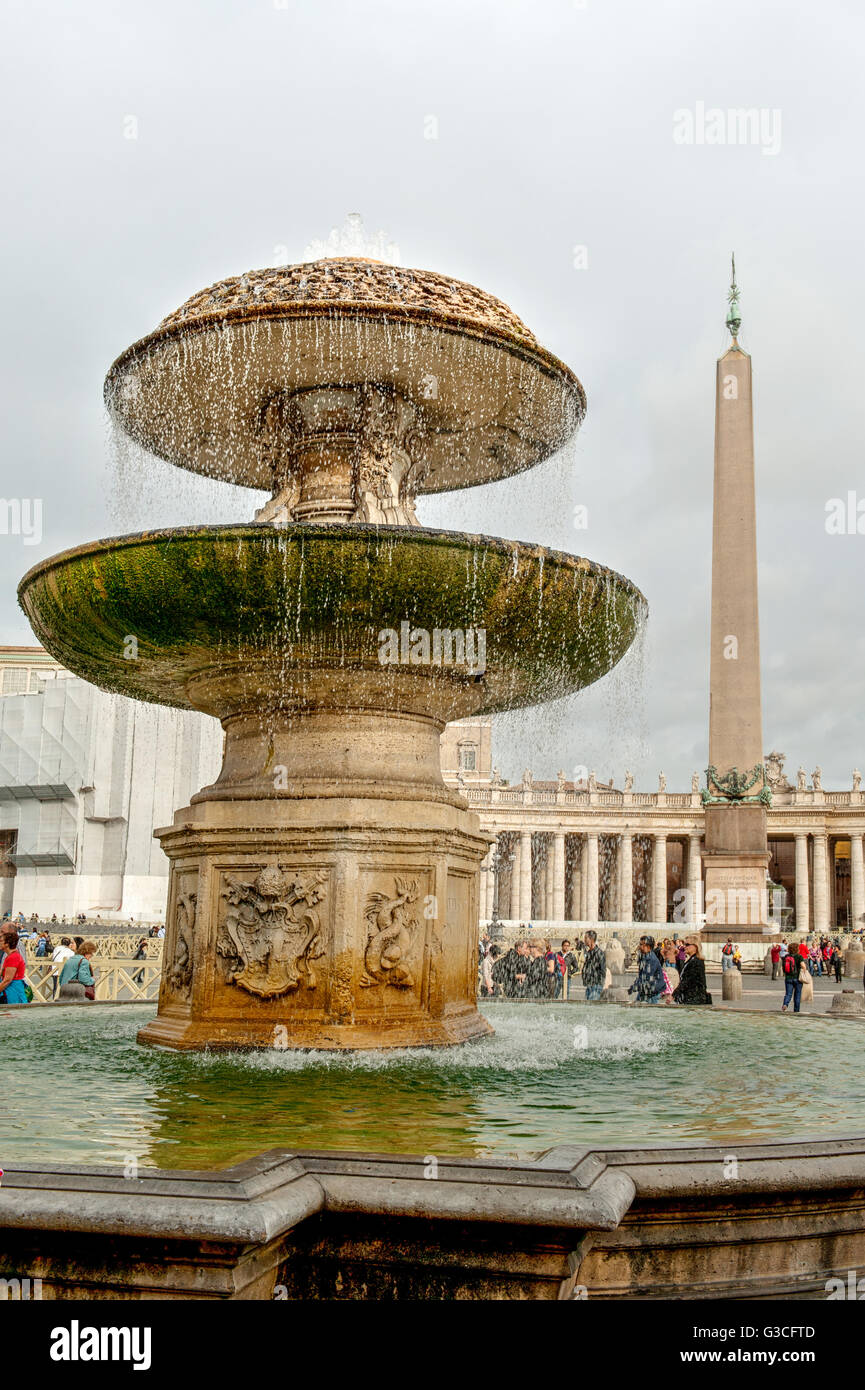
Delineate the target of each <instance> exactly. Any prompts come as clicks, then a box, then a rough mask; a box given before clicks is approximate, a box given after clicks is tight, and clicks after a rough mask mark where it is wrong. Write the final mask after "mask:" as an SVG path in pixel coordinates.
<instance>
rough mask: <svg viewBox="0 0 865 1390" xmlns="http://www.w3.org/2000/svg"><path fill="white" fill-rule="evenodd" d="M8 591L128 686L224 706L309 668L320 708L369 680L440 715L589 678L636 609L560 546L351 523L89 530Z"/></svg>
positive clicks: (105, 675) (72, 654) (81, 668)
mask: <svg viewBox="0 0 865 1390" xmlns="http://www.w3.org/2000/svg"><path fill="white" fill-rule="evenodd" d="M19 600H20V603H21V606H22V608H23V609H24V611H25V613H26V614H27V617H28V618H29V619H30V622H31V624H32V626H33V630H34V632H35V633H36V636H37V637H38V638H39V640H40V641H41V642H42V643H43V644H44V645H45V646H46V647H47V648H48V650H49V651H51V652H52V653H53V655H55V656H56V657H57V658H58V660H60V661H62V662H63V664H64V665H65V666H66V667H67V668H68V669H69V670H70V671H74V672H75V674H76V675H79V676H82V677H83V678H84V679H85V680H89V681H91V682H93V684H95V685H98V686H100V687H102V688H103V689H108V690H115V691H117V692H119V693H121V694H124V695H128V696H132V697H134V698H136V699H141V700H151V701H155V702H157V703H159V704H166V705H175V706H179V707H181V708H189V707H192V708H196V709H200V710H204V711H206V712H207V713H211V714H215V715H217V716H218V717H225V716H226V715H227V714H230V713H234V712H236V711H237V710H238V709H239V708H240V709H243V708H254V709H261V708H263V707H264V708H268V707H274V706H277V707H280V706H281V707H287V706H288V707H290V706H292V705H295V706H296V705H303V704H306V703H309V702H320V701H321V699H322V698H323V697H322V673H324V684H325V685H326V686H328V687H330V689H331V690H332V695H333V698H332V699H331V700H330V701H329V703H331V704H332V705H333V706H335V707H341V708H345V707H346V706H350V705H352V704H353V705H354V706H355V707H368V702H369V698H370V696H369V688H370V683H371V682H372V683H373V684H375V683H377V684H378V686H379V689H380V691H381V692H383V698H382V696H380V697H379V700H378V701H377V702H376V703H383V704H384V705H385V706H386V707H390V708H404V709H405V708H408V709H415V708H416V709H422V710H423V711H424V712H425V713H432V714H435V716H436V717H438V718H440V719H441V720H447V719H453V718H461V717H464V716H466V715H468V714H472V713H479V712H487V711H492V710H497V709H508V708H513V707H518V706H521V705H531V704H535V703H538V702H541V701H544V700H548V699H551V698H555V697H557V696H562V695H566V694H568V693H569V692H571V691H575V690H579V689H581V688H582V687H584V686H586V685H589V684H591V683H592V682H593V681H596V680H598V679H599V678H600V677H601V676H602V675H604V674H605V673H606V672H607V671H609V670H610V669H611V668H612V667H613V666H615V665H616V663H617V662H618V661H619V660H620V659H621V657H622V656H623V655H624V653H625V652H626V651H627V649H628V647H629V646H630V644H631V642H632V640H633V638H634V635H635V632H636V630H637V626H638V624H639V622H640V620H641V618H642V616H643V614H644V612H645V606H646V605H645V600H644V599H643V597H642V595H641V594H640V592H639V590H638V589H636V588H635V587H634V586H633V585H632V584H631V583H630V582H629V581H628V580H627V579H624V578H623V577H622V576H621V575H618V574H616V573H614V572H613V571H611V570H607V569H604V568H603V567H602V566H600V565H596V564H593V563H591V562H590V561H588V560H584V559H581V558H579V557H576V556H571V555H563V554H560V553H558V552H555V551H550V550H546V549H544V548H543V547H539V546H530V545H525V544H520V543H518V542H510V541H503V540H496V539H490V538H489V537H483V536H469V535H462V534H460V533H456V532H447V531H427V530H422V529H418V528H414V527H386V526H362V525H353V526H351V527H346V526H339V525H330V526H313V525H303V526H301V525H297V526H288V527H285V528H279V529H277V528H274V527H271V526H263V525H255V524H253V525H238V526H215V527H192V528H183V529H172V530H165V531H153V532H145V533H143V534H140V535H131V536H124V537H120V538H119V539H115V540H106V541H99V542H96V543H93V544H88V545H83V546H79V547H77V548H76V549H74V550H69V551H66V552H65V553H63V554H61V555H57V556H54V557H53V558H51V559H48V560H45V561H43V562H42V563H41V564H39V565H36V566H35V567H34V568H33V569H32V570H30V572H29V573H28V574H27V575H26V576H25V577H24V579H23V580H22V581H21V584H20V587H19ZM404 625H405V626H404ZM383 633H393V634H394V635H395V643H396V645H394V639H387V638H383V637H382V634H383ZM436 633H438V634H439V648H438V651H439V653H440V660H439V661H438V662H437V661H436V654H437V652H436ZM480 633H483V643H484V647H483V650H482V649H481V646H480V641H481V639H480V636H479V634H480ZM412 634H415V637H414V641H411V640H410V638H411V637H412ZM444 634H447V636H444ZM452 634H456V636H452ZM461 643H462V646H461ZM427 645H428V648H429V656H428V657H427V654H426V648H427ZM461 653H462V655H461ZM394 658H395V659H394ZM361 678H363V679H364V681H365V686H366V689H365V690H364V693H363V695H362V696H360V697H359V696H358V694H357V693H355V694H354V697H352V692H353V691H355V692H356V691H358V690H359V685H358V682H359V681H360V680H361ZM401 682H402V687H405V686H406V684H408V685H410V687H411V692H410V691H409V690H408V689H407V688H402V687H401V684H400V683H401ZM418 690H422V692H423V693H422V695H421V696H420V697H418V695H417V692H418ZM394 692H395V693H394Z"/></svg>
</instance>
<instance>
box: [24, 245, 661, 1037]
mask: <svg viewBox="0 0 865 1390" xmlns="http://www.w3.org/2000/svg"><path fill="white" fill-rule="evenodd" d="M106 399H107V402H108V406H109V409H110V411H111V413H112V415H113V416H114V417H115V418H116V420H117V421H118V422H119V424H120V425H121V426H122V427H123V428H124V429H125V430H126V431H128V433H129V434H130V435H131V436H132V437H133V438H134V439H135V440H137V441H138V442H139V443H141V444H143V445H144V446H145V447H146V448H147V449H149V450H151V451H152V452H153V453H154V454H157V455H158V456H159V457H161V458H163V459H167V460H169V461H170V462H172V463H175V464H177V465H179V466H180V467H183V468H187V469H191V470H193V471H196V472H199V473H203V474H207V475H208V476H210V477H213V478H219V479H223V480H226V481H230V482H234V483H241V484H244V485H246V486H248V487H251V488H258V489H267V490H269V491H270V492H271V493H272V500H271V501H270V502H269V503H268V504H267V505H266V506H265V507H264V508H262V510H261V511H260V512H259V513H258V514H257V518H256V520H255V521H254V522H252V523H248V524H242V525H236V526H214V527H184V528H179V529H173V530H165V531H153V532H144V533H142V534H139V535H132V536H124V537H121V538H119V539H114V540H108V541H99V542H95V543H93V544H90V545H84V546H80V547H77V548H76V549H74V550H71V551H67V552H65V553H64V554H62V555H59V556H56V557H54V558H53V559H50V560H47V561H45V562H43V563H42V564H40V565H37V566H36V567H35V568H34V569H33V570H31V571H30V573H29V574H28V575H27V576H26V577H25V578H24V580H23V581H22V583H21V587H20V591H19V592H20V601H21V604H22V606H23V608H24V610H25V612H26V613H27V616H28V617H29V618H30V621H31V623H32V625H33V629H34V631H35V632H36V634H37V636H38V637H39V639H40V640H41V641H42V642H44V644H45V646H46V647H47V648H48V649H49V650H50V651H51V652H52V653H53V654H54V655H55V656H56V657H57V658H58V659H59V660H60V661H62V662H63V664H64V665H65V666H66V667H68V668H69V669H70V670H71V671H74V672H75V673H76V674H78V675H80V676H83V677H84V678H85V679H86V680H90V681H92V682H94V684H96V685H98V686H101V687H102V688H104V689H108V690H114V691H118V692H121V693H122V694H124V695H128V696H132V697H135V698H138V699H144V700H152V701H156V702H157V703H160V704H166V705H175V706H178V707H180V708H183V709H187V708H192V709H196V710H202V711H204V712H205V713H207V714H211V715H215V716H217V717H218V718H219V719H220V720H221V721H222V724H223V727H224V729H225V754H224V762H223V766H222V770H221V772H220V775H219V777H218V778H217V780H216V782H215V783H214V784H213V785H212V786H209V787H205V788H203V789H202V791H200V792H199V793H198V794H197V795H196V796H194V797H193V798H192V803H191V805H190V806H188V807H184V808H183V809H182V810H179V811H178V812H177V814H176V815H175V819H174V824H173V825H172V826H170V827H168V828H166V829H161V830H158V831H157V832H156V834H157V835H158V837H159V840H160V842H161V844H162V847H163V849H164V850H165V853H166V854H167V855H168V858H169V860H170V863H171V870H170V884H169V898H168V913H167V933H166V941H165V955H164V961H165V963H164V968H163V978H162V986H161V991H160V996H159V1012H158V1016H157V1018H156V1019H155V1020H154V1021H153V1022H152V1023H151V1024H149V1025H148V1026H147V1027H145V1028H144V1029H142V1031H141V1033H140V1035H139V1037H140V1040H141V1041H142V1042H148V1043H157V1044H161V1045H163V1046H166V1047H172V1048H204V1047H223V1048H224V1047H305V1048H381V1047H396V1046H407V1045H408V1046H411V1045H430V1044H447V1043H455V1042H462V1041H465V1040H466V1039H469V1038H473V1037H477V1036H479V1035H481V1034H484V1033H487V1032H489V1031H491V1030H490V1026H489V1024H488V1023H487V1022H486V1021H485V1020H484V1019H483V1018H482V1017H481V1015H480V1014H479V1013H478V1010H477V1007H476V1004H475V985H476V964H477V951H476V941H477V922H478V877H479V875H478V870H479V867H480V864H481V861H482V859H483V858H484V856H485V855H486V853H487V850H488V839H487V837H485V836H484V835H482V834H481V833H480V830H479V825H478V821H477V818H476V816H475V815H474V814H473V813H472V812H470V811H469V810H468V808H467V806H466V804H465V802H464V801H463V799H462V797H461V796H460V795H459V794H458V793H457V792H455V791H451V790H449V789H448V788H447V787H446V786H445V784H444V782H443V780H442V776H441V769H440V761H439V738H440V734H441V731H442V729H443V727H444V725H445V723H446V722H447V721H449V720H453V719H460V718H464V717H466V716H469V715H475V714H479V713H484V712H490V711H494V710H504V709H510V708H514V707H517V706H522V705H531V704H535V703H538V702H540V701H542V700H546V699H550V698H555V697H557V696H562V695H565V694H567V693H568V692H571V691H574V690H578V689H580V688H581V687H582V686H585V685H587V684H589V683H590V682H592V681H595V680H597V679H598V678H599V677H600V676H602V675H603V674H604V673H605V672H606V671H608V670H609V669H610V668H611V667H612V666H614V665H615V663H616V662H617V661H618V660H619V659H620V658H621V656H622V655H623V654H624V652H625V651H626V650H627V648H628V646H629V645H630V643H631V641H632V639H633V637H634V634H635V631H636V628H637V625H638V623H639V622H640V620H641V617H642V614H643V612H644V607H645V605H644V601H643V599H642V596H641V595H640V594H639V592H638V591H637V590H635V589H634V587H633V586H632V585H631V584H630V583H629V582H628V581H627V580H625V579H623V578H622V577H621V576H619V575H617V574H614V573H612V572H611V571H609V570H606V569H603V568H601V567H599V566H597V565H594V564H592V563H590V562H589V561H588V560H584V559H580V558H577V557H574V556H570V555H562V554H558V553H556V552H553V551H549V550H546V549H544V548H542V547H539V546H533V545H525V544H519V543H516V542H511V541H502V540H496V539H490V538H488V537H484V536H473V535H463V534H461V533H456V532H442V531H433V530H427V529H424V528H422V527H420V526H419V524H418V522H417V520H416V517H415V510H414V506H415V498H416V497H417V495H418V494H421V493H424V492H438V491H445V490H448V489H452V488H462V487H469V486H472V485H475V484H478V483H484V482H489V481H492V480H494V479H499V478H504V477H507V476H509V475H511V474H514V473H518V472H520V471H522V470H524V469H527V468H531V467H532V466H533V465H534V464H536V463H538V462H540V461H541V460H542V459H543V458H545V457H546V456H547V455H549V454H550V453H551V452H553V451H554V450H555V449H557V448H559V447H560V446H561V445H562V444H563V443H564V442H565V441H566V440H567V439H568V438H569V437H570V436H571V435H572V434H573V433H574V431H575V430H576V429H577V427H578V425H579V423H580V420H581V418H582V415H583V413H584V408H585V400H584V395H583V391H582V388H581V386H580V384H579V382H578V381H577V379H576V378H575V377H574V375H573V373H572V372H571V371H570V370H569V369H568V368H567V367H566V366H565V365H564V364H563V363H561V362H559V361H558V360H557V359H556V358H555V357H553V356H552V355H551V354H550V353H548V352H546V351H545V350H544V349H543V348H542V347H541V346H540V345H539V344H538V343H537V342H536V340H535V339H534V337H533V336H532V334H531V333H530V332H529V330H528V329H527V328H526V327H525V325H524V324H523V323H521V322H520V320H519V319H518V318H517V317H516V316H515V315H514V314H513V313H512V312H511V311H510V310H509V309H508V308H507V306H506V305H504V304H502V303H501V302H500V301H499V300H496V299H493V298H492V297H491V296H489V295H486V294H484V293H483V292H482V291H480V290H478V289H475V288H474V287H472V286H470V285H466V284H463V283H461V282H459V281H454V280H450V279H447V278H445V277H443V276H441V275H436V274H431V273H429V272H426V271H416V270H406V269H397V268H394V267H392V266H387V265H384V264H382V263H380V262H376V261H369V260H365V259H362V258H338V259H327V260H322V261H317V262H313V263H312V264H303V265H297V266H290V267H282V268H279V269H274V270H265V271H258V272H252V273H250V274H248V275H243V276H241V277H239V278H234V279H230V280H224V281H222V282H220V283H219V284H217V285H215V286H213V287H212V288H211V289H209V290H205V291H203V292H202V293H201V294H199V295H196V296H195V297H194V298H193V299H191V300H189V301H188V303H186V304H185V305H184V306H183V307H182V308H181V309H180V310H178V312H177V313H175V314H172V315H171V316H170V317H169V318H168V319H166V320H165V321H164V323H163V324H162V325H161V326H160V327H159V328H158V329H157V331H156V332H155V333H153V334H151V335H150V336H149V337H147V338H144V339H142V340H141V341H140V342H138V343H135V344H134V345H133V346H132V347H131V348H129V349H128V351H126V352H125V353H124V354H123V355H122V356H121V357H120V358H119V359H118V360H117V362H115V364H114V366H113V367H112V368H111V371H110V372H109V374H108V378H107V382H106Z"/></svg>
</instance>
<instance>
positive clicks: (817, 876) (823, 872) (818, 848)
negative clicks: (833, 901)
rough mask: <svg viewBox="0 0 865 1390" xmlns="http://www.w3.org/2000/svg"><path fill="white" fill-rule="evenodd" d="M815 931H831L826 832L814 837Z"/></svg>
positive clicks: (820, 832)
mask: <svg viewBox="0 0 865 1390" xmlns="http://www.w3.org/2000/svg"><path fill="white" fill-rule="evenodd" d="M814 930H815V931H816V932H825V931H828V930H829V853H828V844H827V839H826V832H825V830H822V831H819V832H818V833H817V834H816V835H815V836H814Z"/></svg>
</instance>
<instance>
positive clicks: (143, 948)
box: [132, 936, 492, 994]
mask: <svg viewBox="0 0 865 1390" xmlns="http://www.w3.org/2000/svg"><path fill="white" fill-rule="evenodd" d="M487 940H488V941H489V937H487ZM487 954H488V953H487V952H486V951H485V952H484V955H483V959H482V961H481V972H482V974H483V966H484V965H485V964H486V961H487ZM132 959H133V960H147V937H146V936H142V938H141V940H140V941H139V943H138V950H137V951H136V952H135V955H134V956H133V957H132ZM143 979H144V971H143V970H137V971H136V972H135V974H134V975H133V976H132V982H133V984H136V985H140V984H141V982H142V980H143ZM490 994H492V990H490Z"/></svg>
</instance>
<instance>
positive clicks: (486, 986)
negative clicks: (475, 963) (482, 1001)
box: [481, 946, 501, 999]
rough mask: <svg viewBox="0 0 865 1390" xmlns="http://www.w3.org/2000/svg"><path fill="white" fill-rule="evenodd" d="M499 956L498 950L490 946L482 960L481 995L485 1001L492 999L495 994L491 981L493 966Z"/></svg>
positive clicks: (496, 947) (493, 984)
mask: <svg viewBox="0 0 865 1390" xmlns="http://www.w3.org/2000/svg"><path fill="white" fill-rule="evenodd" d="M500 955H501V950H500V948H499V947H498V946H491V947H490V949H489V950H488V951H487V953H486V955H485V956H484V959H483V965H482V966H481V994H482V995H484V997H485V998H487V999H492V997H493V995H494V994H495V992H496V986H495V983H494V981H493V966H494V965H495V963H496V961H497V960H498V958H499V956H500Z"/></svg>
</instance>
